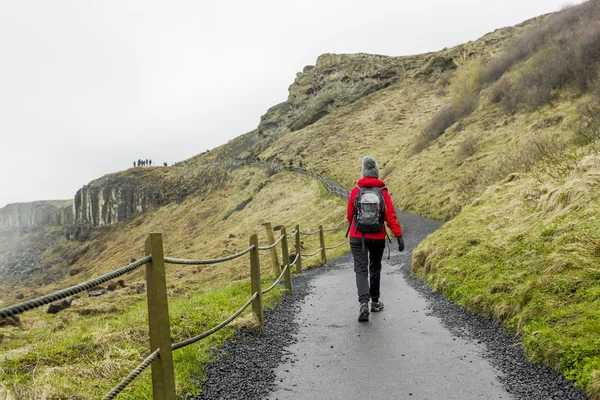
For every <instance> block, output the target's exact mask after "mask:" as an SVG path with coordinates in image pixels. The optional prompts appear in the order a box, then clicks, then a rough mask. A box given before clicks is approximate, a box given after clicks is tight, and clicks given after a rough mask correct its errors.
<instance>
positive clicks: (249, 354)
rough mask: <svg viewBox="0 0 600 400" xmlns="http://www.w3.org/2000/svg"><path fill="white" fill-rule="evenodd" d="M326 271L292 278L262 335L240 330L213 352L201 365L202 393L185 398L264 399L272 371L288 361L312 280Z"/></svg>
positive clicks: (272, 382)
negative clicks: (210, 358) (202, 367)
mask: <svg viewBox="0 0 600 400" xmlns="http://www.w3.org/2000/svg"><path fill="white" fill-rule="evenodd" d="M326 271H327V269H325V268H316V269H311V270H308V271H304V275H303V276H302V277H297V276H294V277H293V278H292V283H293V288H294V290H293V292H292V293H288V294H286V295H284V296H283V297H282V301H281V303H279V304H278V305H277V307H276V308H274V309H272V310H266V311H265V315H264V318H265V330H264V332H263V333H258V332H257V331H256V330H248V329H240V331H238V333H236V335H235V336H234V338H233V339H231V340H229V341H227V342H226V343H225V344H224V345H223V346H221V348H219V349H217V350H215V352H214V356H215V361H214V362H211V363H208V364H206V365H205V366H204V373H205V380H204V381H203V382H202V383H201V384H200V387H201V390H202V393H201V394H200V395H197V396H186V397H184V398H185V399H189V400H192V399H193V400H208V399H210V400H219V399H229V400H242V399H244V400H254V399H263V398H265V397H267V395H268V394H269V392H270V391H271V390H272V389H273V388H274V387H275V369H276V368H277V367H278V366H279V364H280V363H282V362H285V361H288V360H290V358H291V357H290V356H291V353H289V352H288V351H286V350H285V348H286V347H288V346H290V345H293V344H294V343H296V342H297V338H296V333H298V330H299V324H298V322H297V321H295V318H294V317H295V315H296V314H297V312H298V311H299V310H300V309H301V308H302V304H303V300H304V298H305V297H306V295H307V294H309V292H310V290H311V281H312V278H313V277H314V276H316V275H317V274H320V273H323V272H326ZM291 361H292V362H293V361H294V360H291Z"/></svg>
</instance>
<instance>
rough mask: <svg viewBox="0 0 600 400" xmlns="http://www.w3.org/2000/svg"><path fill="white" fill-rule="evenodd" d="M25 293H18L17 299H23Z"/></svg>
mask: <svg viewBox="0 0 600 400" xmlns="http://www.w3.org/2000/svg"><path fill="white" fill-rule="evenodd" d="M24 298H25V295H24V294H23V293H17V300H23V299H24Z"/></svg>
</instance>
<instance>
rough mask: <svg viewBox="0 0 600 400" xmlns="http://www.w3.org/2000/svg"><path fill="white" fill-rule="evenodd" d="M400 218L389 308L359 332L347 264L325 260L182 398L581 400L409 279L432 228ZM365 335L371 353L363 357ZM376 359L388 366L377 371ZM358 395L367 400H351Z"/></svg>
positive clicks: (491, 327) (504, 338) (500, 336)
mask: <svg viewBox="0 0 600 400" xmlns="http://www.w3.org/2000/svg"><path fill="white" fill-rule="evenodd" d="M399 216H400V221H401V222H402V225H403V228H404V230H405V235H404V236H405V240H406V244H407V251H405V252H404V253H397V251H396V252H392V257H391V260H390V261H387V262H386V263H385V264H384V271H385V272H384V275H383V276H382V285H383V286H382V300H384V301H386V306H387V305H388V304H389V305H390V307H389V308H388V307H386V310H385V311H384V312H382V313H380V314H372V315H371V321H370V322H369V323H368V324H358V323H357V322H356V315H355V314H356V313H357V309H355V308H356V298H355V293H354V291H355V289H354V287H353V286H352V282H351V278H352V271H351V257H350V256H349V255H345V256H342V257H340V258H338V259H335V260H330V262H329V263H330V267H327V268H319V269H314V270H310V271H307V272H306V273H305V274H304V276H303V277H302V278H294V292H293V293H292V294H289V295H286V296H284V298H283V301H282V303H281V304H280V305H279V306H278V307H277V308H276V309H274V310H271V311H267V312H266V314H265V332H264V333H263V334H257V333H256V332H248V331H242V332H240V333H239V334H238V335H236V337H235V338H234V339H233V340H232V341H229V342H227V343H226V344H225V345H224V346H223V347H222V348H221V349H219V350H218V351H217V361H216V362H214V363H211V364H209V365H207V366H206V367H205V372H206V380H205V382H203V383H202V386H201V387H202V390H203V393H202V394H201V395H200V396H196V397H188V398H190V399H191V398H193V399H265V398H269V399H279V400H281V399H285V398H289V399H297V398H298V399H302V398H305V399H314V398H315V396H318V397H319V398H322V399H336V398H345V399H354V398H356V399H358V398H365V396H367V397H372V396H371V395H372V394H375V395H376V396H375V397H376V398H381V399H398V398H399V399H404V398H407V399H408V398H410V399H455V398H456V399H488V398H495V399H523V400H525V399H527V400H529V399H531V400H537V399H540V400H541V399H544V400H549V399H555V400H558V399H568V400H575V399H586V396H585V395H584V394H583V393H582V392H581V391H580V390H578V389H576V388H574V387H573V386H572V385H570V384H569V383H568V382H566V381H565V380H564V378H563V377H562V376H561V375H559V374H557V373H556V372H554V371H553V370H551V369H549V368H546V367H542V366H537V365H533V364H531V363H530V362H529V361H527V359H526V358H525V356H524V355H523V352H522V350H521V347H520V346H519V343H518V340H515V338H514V336H513V335H512V334H511V333H510V332H508V331H506V330H505V329H504V328H503V327H502V326H500V325H498V324H496V323H494V322H493V321H489V320H486V319H484V318H481V317H479V316H476V315H473V314H471V313H470V312H468V311H466V310H464V309H462V308H461V307H459V306H457V305H456V304H455V303H452V302H450V301H448V300H446V299H445V298H443V297H442V296H441V295H439V294H438V293H434V292H432V291H431V290H430V289H429V288H428V287H427V286H426V285H425V284H424V283H423V282H422V281H421V280H419V279H418V278H415V277H413V276H412V275H410V272H409V268H410V252H411V250H412V248H414V247H415V246H416V245H417V244H418V243H419V242H420V241H421V240H422V239H423V238H424V237H425V236H426V235H427V234H429V233H430V232H432V231H433V230H435V229H437V227H438V226H439V223H437V222H435V221H431V220H427V219H424V218H421V217H417V216H414V215H410V214H404V213H400V215H399ZM384 258H387V251H386V254H385V256H384ZM385 285H387V286H385ZM392 293H393V294H392ZM396 298H397V300H396ZM331 299H334V303H335V304H333V303H332V300H331ZM338 303H339V304H338ZM390 332H392V333H390ZM361 334H362V335H363V339H361ZM357 335H358V336H357ZM368 335H375V337H376V338H377V343H378V345H377V346H374V347H373V348H370V349H369V351H367V352H365V351H364V348H365V347H364V346H369V343H368V340H367V339H365V338H366V337H367V336H368ZM415 337H417V338H418V340H416V339H415ZM390 338H393V340H392V341H390ZM386 341H389V343H386ZM367 348H368V347H367ZM352 351H354V352H352ZM346 353H348V354H346ZM371 353H372V354H374V356H373V357H374V359H372V360H371V359H369V354H371ZM405 355H406V356H407V357H404V356H405ZM382 359H387V360H388V361H387V362H388V364H385V363H384V364H383V365H382V366H381V368H380V364H381V360H382ZM414 360H417V362H414ZM357 362H358V363H359V364H360V365H358V366H357V368H354V366H353V365H352V364H355V363H357ZM411 363H412V364H411ZM361 367H362V368H363V369H362V370H360V368H361ZM419 368H420V369H419ZM436 368H439V370H436ZM355 369H356V370H355ZM355 374H356V375H355ZM362 376H365V377H367V379H366V380H362V378H361V377H362ZM357 377H358V378H357ZM377 379H380V382H377ZM361 382H362V383H361ZM365 382H366V383H365ZM357 383H361V384H360V385H357ZM369 385H371V386H369ZM365 387H368V392H367V394H365V393H360V390H361V389H363V388H365ZM377 391H379V392H377ZM376 392H377V393H376ZM340 396H341V397H340Z"/></svg>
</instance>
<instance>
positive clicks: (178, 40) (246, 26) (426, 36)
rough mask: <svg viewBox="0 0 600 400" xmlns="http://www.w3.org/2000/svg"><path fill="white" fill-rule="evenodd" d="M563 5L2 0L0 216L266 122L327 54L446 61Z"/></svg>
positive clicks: (537, 0) (510, 1)
mask: <svg viewBox="0 0 600 400" xmlns="http://www.w3.org/2000/svg"><path fill="white" fill-rule="evenodd" d="M563 4H564V1H562V0H558V1H555V0H529V1H516V0H503V1H499V0H498V1H495V0H494V1H485V2H482V1H479V0H470V1H467V0H455V1H453V2H447V1H442V0H437V1H434V0H420V1H415V0H404V1H402V2H399V1H370V2H365V1H341V0H335V1H327V2H324V1H314V0H307V1H303V2H287V1H274V0H262V1H252V2H248V1H230V2H208V1H197V2H194V1H168V2H167V1H151V2H149V1H141V0H138V1H17V0H14V1H8V0H0V6H1V8H0V9H1V12H0V49H2V62H1V63H0V110H1V111H0V159H1V161H2V165H3V166H4V167H3V168H2V171H1V172H0V188H1V189H0V207H2V206H4V205H6V204H7V203H13V202H25V201H33V200H50V199H68V198H72V197H73V195H74V194H75V192H76V191H77V189H78V188H80V187H81V186H83V185H84V184H86V183H88V182H89V181H91V180H93V179H96V178H98V177H100V176H102V175H104V174H106V173H110V172H115V171H119V170H124V169H126V168H129V167H131V166H132V165H133V161H134V160H137V159H139V158H144V159H146V158H148V159H152V160H153V163H154V164H161V165H162V163H163V162H167V163H168V164H171V163H173V162H176V161H180V160H184V159H186V158H189V157H191V156H193V155H195V154H198V153H200V152H203V151H205V150H207V149H212V148H214V147H216V146H218V145H220V144H223V143H225V142H227V141H228V140H230V139H232V138H234V137H236V136H239V135H241V134H243V133H245V132H248V131H250V130H252V129H254V128H256V126H257V125H258V122H259V120H260V116H261V115H262V114H264V113H265V112H266V110H267V109H268V108H269V107H271V106H273V105H275V104H277V103H280V102H282V101H285V99H286V98H287V88H288V86H289V85H290V84H291V83H292V82H293V80H294V78H295V76H296V73H297V72H299V71H301V70H302V68H303V67H304V66H305V65H308V64H314V63H315V61H316V59H317V57H318V56H319V55H320V54H323V53H358V52H364V53H375V54H385V55H390V56H400V55H409V54H416V53H423V52H428V51H436V50H440V49H442V48H444V47H451V46H454V45H458V44H461V43H464V42H467V41H470V40H475V39H477V38H479V37H481V36H482V35H484V34H485V33H487V32H490V31H493V30H495V29H497V28H501V27H504V26H509V25H514V24H517V23H520V22H522V21H524V20H526V19H528V18H531V17H534V16H537V15H540V14H543V13H547V12H552V11H556V10H558V9H560V7H561V6H562V5H563Z"/></svg>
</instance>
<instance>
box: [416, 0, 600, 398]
mask: <svg viewBox="0 0 600 400" xmlns="http://www.w3.org/2000/svg"><path fill="white" fill-rule="evenodd" d="M599 18H600V2H598V1H590V2H587V3H584V4H582V5H580V6H576V7H572V8H570V9H566V10H564V11H562V12H561V13H558V14H555V15H553V16H551V17H550V18H549V19H548V21H547V23H545V24H540V25H538V26H537V27H535V28H534V29H532V30H530V31H527V32H524V34H523V35H522V36H520V37H516V38H515V39H514V40H513V41H512V42H511V46H507V48H506V50H505V51H504V52H503V53H501V54H500V55H499V57H498V58H496V59H494V60H492V62H490V63H489V64H487V65H485V66H481V67H473V66H472V65H471V66H469V67H468V68H470V69H469V71H468V74H471V75H472V74H475V75H477V76H479V77H480V78H479V81H478V87H477V88H476V89H472V90H471V91H470V92H469V93H471V94H474V95H476V96H477V102H476V106H474V107H473V109H472V110H469V111H468V112H466V113H465V114H464V116H460V117H458V118H459V121H458V122H454V121H452V120H453V119H454V118H456V114H453V113H456V109H454V111H453V112H451V113H450V114H451V118H450V120H451V121H452V122H451V124H450V125H449V126H450V132H448V130H446V131H444V132H443V133H440V132H438V133H436V135H437V136H435V135H434V137H431V136H430V137H428V139H430V140H429V142H428V143H427V146H426V149H425V150H423V151H422V152H420V153H418V155H417V156H416V157H422V158H425V157H427V153H430V152H431V153H433V152H437V154H438V155H439V156H441V155H442V154H443V151H439V150H437V149H440V150H441V149H446V150H447V151H452V149H453V151H454V153H455V154H456V155H457V157H456V158H455V160H456V161H455V163H456V167H455V168H456V170H457V172H458V171H460V172H458V173H457V174H456V175H454V179H453V181H454V182H455V183H453V184H450V185H452V186H454V188H453V189H452V190H451V191H450V192H451V193H454V196H455V198H459V199H460V198H461V196H462V197H463V202H462V203H459V204H458V206H460V207H458V208H457V210H459V209H460V210H462V211H461V212H460V213H458V214H457V216H456V217H455V218H454V219H452V220H451V221H450V222H448V223H447V224H445V226H444V227H443V228H442V229H440V231H438V232H437V233H436V234H434V235H432V236H431V237H430V238H428V239H427V240H426V241H424V242H423V243H422V244H421V246H420V247H419V248H418V249H417V250H415V253H414V257H413V266H412V267H413V270H414V272H415V273H416V274H418V275H419V276H421V277H422V278H423V279H425V280H426V281H427V282H428V283H429V284H430V285H431V286H432V287H433V288H434V289H436V290H440V291H442V292H443V293H444V294H445V295H446V296H447V297H449V298H451V299H453V300H454V301H456V302H457V303H459V304H461V305H464V306H465V307H467V308H469V309H471V310H473V311H475V312H478V313H481V314H483V315H485V316H488V317H490V318H494V319H496V320H498V321H501V322H503V323H504V324H505V325H506V326H507V327H509V328H511V329H513V330H514V331H515V332H517V333H518V334H519V335H521V337H522V340H523V343H524V345H525V350H526V352H527V354H528V355H529V356H530V357H531V359H532V360H534V361H535V362H541V363H545V364H547V365H550V366H551V367H553V368H555V369H557V370H559V371H561V372H562V373H563V374H564V375H565V376H566V377H567V378H568V379H570V380H572V381H574V382H575V383H576V384H577V385H578V386H579V387H581V388H582V389H584V390H585V391H586V392H587V393H588V395H589V396H590V398H591V399H598V398H600V347H599V344H600V343H599V341H598V337H599V334H600V331H599V328H598V327H599V326H600V325H599V324H598V322H599V318H600V314H599V313H598V306H599V305H600V304H599V303H598V301H599V299H600V297H599V293H600V291H599V289H598V287H599V284H600V274H599V269H598V265H599V261H600V259H599V257H600V252H599V243H600V228H599V224H598V221H597V215H598V207H599V206H600V203H599V199H600V196H599V195H600V192H599V191H598V187H599V186H598V183H599V180H598V179H599V177H600V156H599V155H600V153H599V152H598V139H599V138H600V136H598V134H599V133H600V117H599V115H600V113H599V111H600V109H599V108H598V107H599V106H598V105H599V104H600V77H599V71H600V24H598V21H599V20H600V19H599ZM478 68H479V69H478ZM490 76H492V77H493V79H492V78H489V77H490ZM486 79H491V80H492V81H493V83H491V84H488V82H489V81H486ZM463 100H464V98H463ZM446 106H447V107H450V108H452V107H454V103H453V101H452V99H451V98H449V99H448V100H447V105H446ZM452 114H453V115H452ZM459 114H460V113H459ZM442 117H444V118H446V117H445V116H444V115H443V113H442V112H441V111H440V112H438V113H437V114H436V115H435V116H434V117H433V118H432V119H431V120H430V122H439V121H440V120H443V119H444V118H442ZM436 118H439V119H436ZM486 121H488V122H487V126H488V129H486V130H484V129H483V127H484V125H485V124H486ZM459 124H465V127H461V129H462V130H459V129H458V126H459ZM477 126H481V129H479V130H476V128H472V127H477ZM429 128H431V125H429V126H425V127H424V128H423V130H422V133H421V138H422V137H423V136H427V135H428V134H429V133H431V132H432V131H429V130H428V129H429ZM448 133H450V134H448ZM467 135H469V136H467ZM457 138H462V139H457ZM460 140H463V141H464V142H463V143H461V142H460ZM461 154H462V157H460V155H461ZM432 162H434V161H433V160H432ZM451 176H452V175H451ZM440 206H442V207H444V205H443V204H440Z"/></svg>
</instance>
